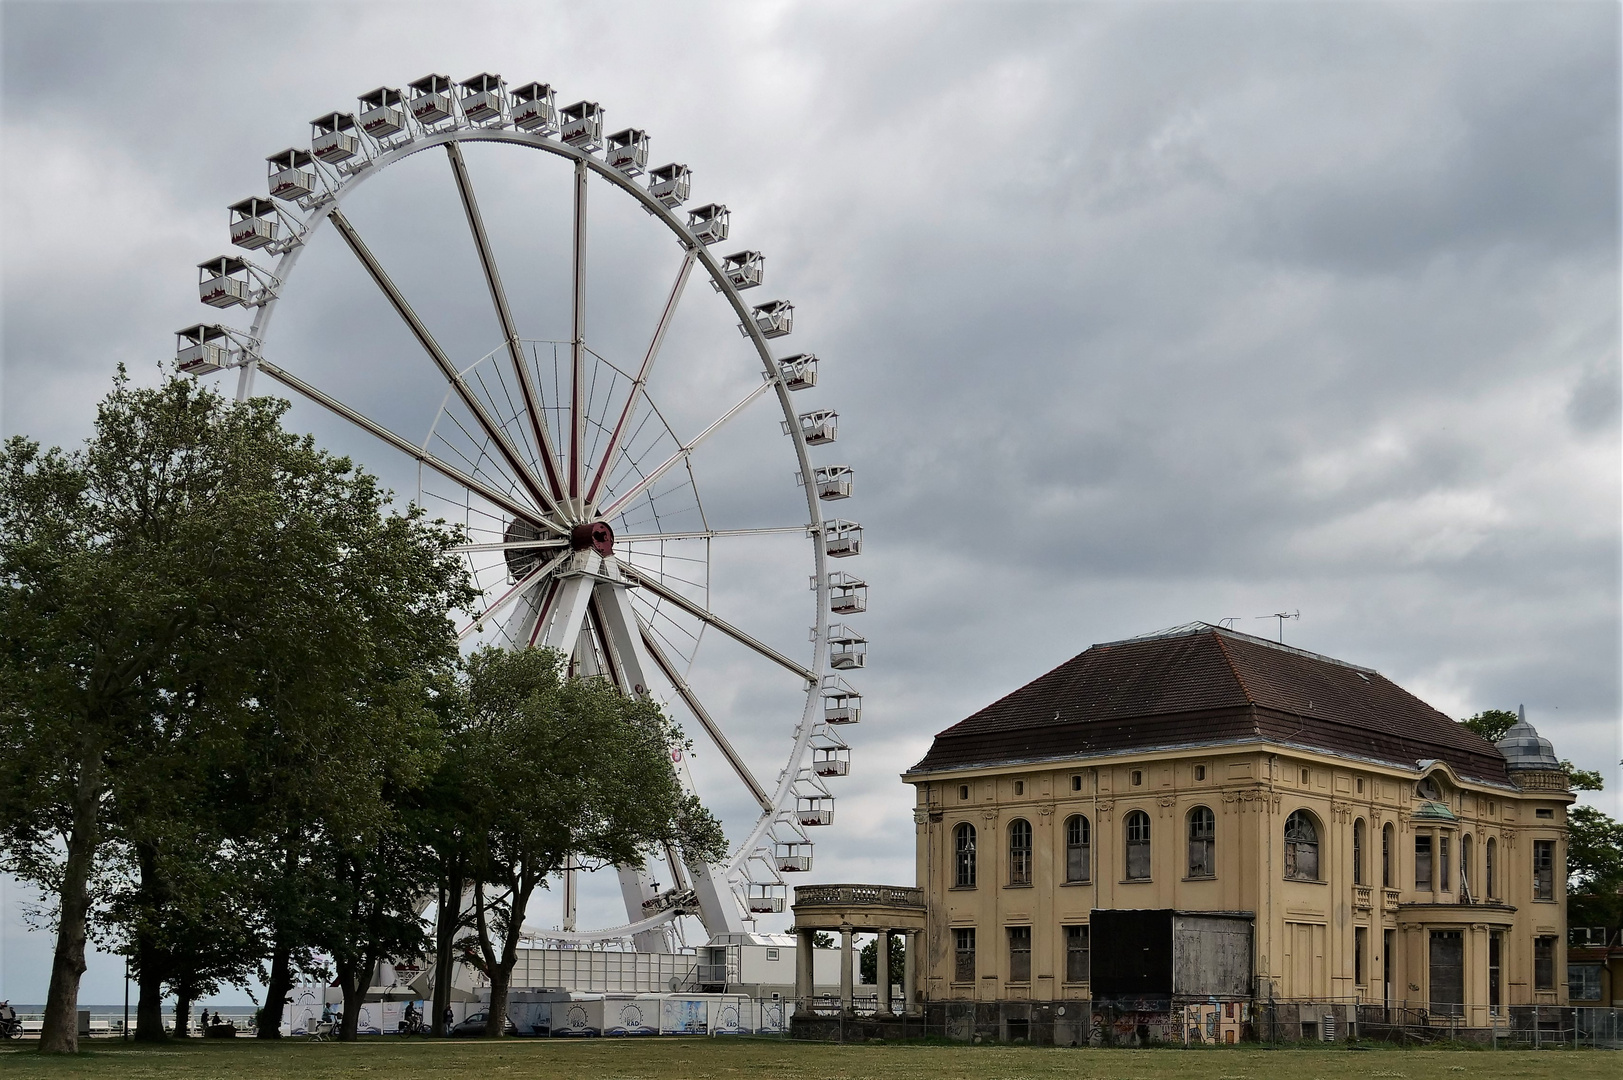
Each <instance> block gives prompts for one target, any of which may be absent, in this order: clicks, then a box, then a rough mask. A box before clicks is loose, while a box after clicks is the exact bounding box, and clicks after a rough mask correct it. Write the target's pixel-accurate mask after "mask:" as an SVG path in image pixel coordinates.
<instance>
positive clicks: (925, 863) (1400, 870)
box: [903, 623, 1573, 1027]
mask: <svg viewBox="0 0 1623 1080" xmlns="http://www.w3.org/2000/svg"><path fill="white" fill-rule="evenodd" d="M903 779H904V780H906V781H907V782H908V783H911V784H913V785H914V786H915V787H916V789H917V804H916V809H915V812H914V822H915V826H916V832H917V859H918V867H917V882H918V884H919V886H920V887H921V888H922V889H923V890H924V898H925V905H924V906H925V908H926V909H927V915H926V919H925V928H924V931H923V933H922V935H920V936H921V937H922V939H923V940H922V946H923V949H922V957H921V961H920V970H919V973H918V993H919V996H920V998H921V999H922V1000H924V1001H927V1002H930V1001H935V1002H940V1001H954V1000H958V1001H962V1000H977V1001H1005V1002H1008V1001H1022V1000H1027V1001H1032V1002H1042V1001H1049V1002H1053V1001H1064V1000H1069V999H1090V998H1095V999H1096V998H1098V997H1099V996H1100V995H1099V994H1098V993H1096V992H1095V989H1096V988H1092V987H1090V985H1089V972H1090V969H1092V968H1093V967H1094V966H1095V964H1094V963H1092V962H1090V960H1091V961H1096V960H1097V957H1093V956H1091V954H1092V953H1093V952H1094V951H1095V950H1105V949H1114V950H1116V951H1117V953H1119V952H1120V950H1121V948H1122V947H1123V945H1124V944H1129V943H1123V942H1120V941H1114V940H1093V939H1092V937H1091V930H1092V925H1091V924H1092V923H1093V922H1094V921H1095V918H1094V913H1095V912H1097V911H1100V910H1109V909H1116V910H1121V909H1171V910H1173V911H1176V912H1178V913H1180V914H1186V913H1199V912H1226V913H1239V915H1240V917H1241V919H1242V921H1245V922H1248V924H1249V927H1250V954H1251V955H1250V969H1249V972H1247V973H1246V975H1247V977H1248V978H1249V982H1250V987H1251V996H1252V998H1253V1000H1255V1001H1266V1000H1269V999H1273V1000H1276V1001H1278V1000H1288V1001H1297V1002H1322V1003H1326V1004H1328V1003H1341V1004H1351V1003H1358V1004H1365V1005H1384V1006H1386V1007H1387V1008H1388V1009H1391V1010H1407V1011H1408V1014H1410V1015H1418V1014H1419V1013H1420V1012H1421V1011H1424V1013H1425V1014H1426V1015H1427V1016H1428V1017H1431V1018H1434V1019H1437V1018H1444V1017H1447V1018H1451V1022H1453V1023H1457V1024H1460V1025H1462V1026H1471V1027H1482V1026H1488V1025H1490V1024H1492V1023H1493V1022H1494V1021H1493V1016H1494V1015H1495V1014H1498V1013H1500V1011H1501V1010H1502V1009H1503V1008H1504V1007H1505V1006H1509V1005H1526V1004H1550V1005H1559V1004H1565V1002H1566V988H1567V978H1566V971H1565V954H1566V948H1565V941H1566V926H1565V915H1564V912H1565V887H1566V873H1565V867H1566V852H1565V843H1566V841H1565V832H1566V830H1565V818H1566V808H1567V806H1568V804H1570V803H1571V802H1572V801H1573V797H1572V795H1571V794H1570V793H1569V792H1568V790H1567V785H1566V778H1565V776H1564V774H1562V773H1561V772H1560V771H1559V768H1558V763H1557V761H1556V759H1555V758H1554V756H1553V754H1552V753H1551V748H1550V744H1549V743H1548V742H1547V741H1545V740H1542V739H1540V738H1539V737H1538V736H1537V733H1536V732H1534V731H1533V729H1532V727H1531V726H1530V725H1527V724H1526V723H1525V720H1524V721H1523V722H1522V723H1520V724H1518V725H1517V727H1516V728H1514V729H1512V731H1511V733H1510V734H1509V735H1507V737H1506V739H1505V740H1503V741H1502V742H1501V743H1500V744H1499V745H1498V746H1495V745H1494V744H1492V743H1489V742H1487V741H1485V740H1483V739H1481V738H1479V737H1477V736H1476V735H1474V734H1472V733H1471V732H1470V731H1468V730H1467V729H1465V728H1464V727H1463V726H1461V725H1459V724H1457V723H1455V722H1454V721H1452V720H1451V719H1450V718H1448V717H1447V716H1444V715H1443V714H1442V713H1440V712H1438V711H1437V710H1435V709H1433V708H1431V707H1430V706H1428V705H1426V704H1425V703H1424V702H1422V701H1420V700H1419V699H1418V698H1416V697H1414V696H1413V695H1412V694H1409V693H1408V692H1407V691H1405V690H1403V689H1402V688H1401V687H1398V686H1397V685H1395V684H1394V683H1392V682H1390V681H1389V680H1387V679H1385V678H1383V677H1382V676H1381V675H1380V674H1379V673H1378V672H1375V671H1372V670H1369V669H1367V668H1361V667H1357V666H1355V665H1352V664H1348V663H1344V662H1342V661H1339V660H1333V659H1330V658H1329V657H1324V656H1318V655H1315V654H1313V653H1309V652H1304V651H1302V650H1300V649H1293V648H1289V647H1286V646H1282V645H1278V644H1275V643H1273V642H1270V641H1267V640H1264V639H1261V638H1256V637H1252V636H1250V635H1247V634H1241V633H1236V632H1234V631H1231V630H1227V629H1223V628H1219V627H1215V626H1210V625H1207V624H1204V623H1197V624H1192V625H1190V626H1186V627H1180V628H1177V629H1175V630H1170V631H1166V632H1163V633H1159V634H1154V635H1150V636H1147V637H1143V638H1134V639H1131V640H1128V641H1121V642H1114V643H1111V644H1106V645H1096V646H1094V647H1093V648H1091V649H1089V650H1088V651H1086V652H1084V653H1082V654H1081V655H1080V656H1077V657H1075V658H1074V659H1072V660H1070V661H1067V662H1066V663H1065V664H1062V665H1061V666H1060V667H1058V668H1056V669H1055V670H1053V671H1051V672H1049V673H1048V674H1046V675H1044V676H1042V677H1041V678H1039V679H1037V680H1036V681H1034V682H1032V683H1030V684H1029V685H1027V686H1025V687H1022V688H1021V689H1019V690H1016V691H1015V692H1014V693H1012V694H1010V695H1009V696H1008V697H1005V698H1004V699H1002V700H1001V701H998V702H995V703H994V704H992V705H990V706H988V707H987V708H985V709H982V710H981V711H980V712H978V713H976V714H975V715H973V716H971V717H969V718H968V719H966V720H964V721H962V722H961V723H958V724H956V725H954V726H953V727H950V728H948V729H946V730H945V731H943V732H941V733H940V734H939V735H937V736H936V738H935V741H934V743H933V745H932V746H931V748H930V751H929V753H928V754H926V755H925V757H924V759H923V760H922V761H920V762H919V763H918V764H917V765H916V766H914V767H913V768H912V769H910V770H909V771H908V772H907V773H906V774H905V775H904V777H903ZM1304 1015H1305V1013H1304Z"/></svg>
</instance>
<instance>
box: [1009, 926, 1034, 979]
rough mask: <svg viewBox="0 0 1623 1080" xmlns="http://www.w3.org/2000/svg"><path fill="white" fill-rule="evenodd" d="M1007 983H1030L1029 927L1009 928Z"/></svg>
mask: <svg viewBox="0 0 1623 1080" xmlns="http://www.w3.org/2000/svg"><path fill="white" fill-rule="evenodd" d="M1009 981H1010V982H1030V981H1031V927H1029V926H1011V927H1009Z"/></svg>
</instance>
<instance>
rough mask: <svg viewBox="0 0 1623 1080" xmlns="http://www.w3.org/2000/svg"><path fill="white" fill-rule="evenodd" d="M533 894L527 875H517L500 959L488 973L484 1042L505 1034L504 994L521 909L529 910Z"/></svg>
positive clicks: (509, 983) (515, 960)
mask: <svg viewBox="0 0 1623 1080" xmlns="http://www.w3.org/2000/svg"><path fill="white" fill-rule="evenodd" d="M534 891H535V883H534V882H532V881H530V880H529V876H528V875H527V874H521V875H520V877H519V887H518V888H517V889H515V890H513V908H512V912H511V914H510V915H509V917H508V920H507V933H506V935H505V938H504V940H503V941H502V956H501V959H500V960H499V961H497V962H496V963H495V964H494V965H492V967H491V969H490V1016H489V1017H488V1018H486V1020H485V1036H486V1037H487V1038H489V1037H492V1036H494V1037H497V1038H500V1037H502V1036H504V1035H506V1034H507V991H508V989H509V987H511V986H512V984H513V968H514V966H515V965H517V964H518V939H519V929H520V927H522V926H523V925H524V909H525V908H527V907H529V905H530V894H531V893H532V892H534Z"/></svg>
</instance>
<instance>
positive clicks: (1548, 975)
mask: <svg viewBox="0 0 1623 1080" xmlns="http://www.w3.org/2000/svg"><path fill="white" fill-rule="evenodd" d="M1533 989H1534V990H1554V989H1555V938H1553V937H1536V938H1534V939H1533Z"/></svg>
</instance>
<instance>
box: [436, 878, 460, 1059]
mask: <svg viewBox="0 0 1623 1080" xmlns="http://www.w3.org/2000/svg"><path fill="white" fill-rule="evenodd" d="M439 901H440V902H439V910H438V911H437V912H436V913H435V918H434V1004H433V1006H432V1008H433V1028H432V1029H431V1030H432V1032H433V1035H434V1037H435V1038H436V1039H443V1038H445V1036H447V1035H449V1034H450V1031H449V1029H448V1028H447V1026H446V1023H445V1010H446V1009H447V1008H448V1007H449V1006H450V1004H451V979H452V977H453V975H454V974H455V972H456V954H455V953H454V952H453V951H452V946H454V945H455V944H456V932H457V929H458V928H459V924H460V923H461V920H462V856H461V855H460V854H458V855H454V856H452V857H451V860H450V863H449V869H448V871H447V873H446V875H445V878H444V880H442V881H441V883H440V896H439Z"/></svg>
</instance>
